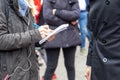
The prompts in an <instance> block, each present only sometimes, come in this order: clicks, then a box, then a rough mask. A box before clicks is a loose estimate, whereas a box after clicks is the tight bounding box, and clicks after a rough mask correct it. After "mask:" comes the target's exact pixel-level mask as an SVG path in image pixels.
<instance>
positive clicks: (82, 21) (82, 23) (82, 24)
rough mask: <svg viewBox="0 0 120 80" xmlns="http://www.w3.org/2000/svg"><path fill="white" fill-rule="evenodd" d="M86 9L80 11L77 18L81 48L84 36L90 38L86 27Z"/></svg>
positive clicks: (84, 41) (83, 44)
mask: <svg viewBox="0 0 120 80" xmlns="http://www.w3.org/2000/svg"><path fill="white" fill-rule="evenodd" d="M87 14H88V12H87V11H81V12H80V18H79V20H78V21H79V25H80V32H81V36H80V37H81V48H83V47H85V43H86V40H85V38H86V37H88V39H90V38H91V37H90V31H89V30H88V29H87Z"/></svg>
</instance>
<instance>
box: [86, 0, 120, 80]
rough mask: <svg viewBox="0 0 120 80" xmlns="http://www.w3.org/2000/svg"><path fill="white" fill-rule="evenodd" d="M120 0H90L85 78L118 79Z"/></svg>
mask: <svg viewBox="0 0 120 80" xmlns="http://www.w3.org/2000/svg"><path fill="white" fill-rule="evenodd" d="M119 15H120V0H90V11H89V24H88V25H89V26H88V27H90V28H91V30H92V33H93V37H92V41H91V42H90V46H89V53H88V58H87V65H88V68H87V72H86V78H87V80H119V79H120V16H119Z"/></svg>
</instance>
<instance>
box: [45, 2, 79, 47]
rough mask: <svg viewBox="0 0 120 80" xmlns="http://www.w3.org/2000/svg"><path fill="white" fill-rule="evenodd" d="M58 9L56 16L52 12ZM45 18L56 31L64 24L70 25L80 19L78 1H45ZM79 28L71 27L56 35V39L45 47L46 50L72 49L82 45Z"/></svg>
mask: <svg viewBox="0 0 120 80" xmlns="http://www.w3.org/2000/svg"><path fill="white" fill-rule="evenodd" d="M53 9H57V11H56V14H55V15H53V14H52V10H53ZM43 13H44V14H43V16H44V19H45V22H46V23H47V24H48V25H50V28H51V29H55V28H57V27H58V26H60V25H62V24H70V23H71V22H72V21H74V20H77V19H78V18H79V14H80V9H79V5H78V1H77V0H44V2H43ZM80 42H81V41H80V35H79V29H78V26H77V25H75V26H73V25H71V24H70V26H69V28H68V29H67V30H65V31H63V32H61V33H59V34H57V35H56V37H55V39H54V40H53V41H51V42H49V43H47V44H46V45H45V47H46V48H56V47H70V46H76V45H79V44H80Z"/></svg>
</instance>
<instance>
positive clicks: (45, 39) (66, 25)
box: [39, 24, 69, 44]
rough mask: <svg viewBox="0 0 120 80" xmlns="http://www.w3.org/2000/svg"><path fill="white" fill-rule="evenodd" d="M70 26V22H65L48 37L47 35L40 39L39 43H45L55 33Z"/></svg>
mask: <svg viewBox="0 0 120 80" xmlns="http://www.w3.org/2000/svg"><path fill="white" fill-rule="evenodd" d="M68 26H69V24H63V25H60V26H59V27H57V28H56V29H55V30H54V31H53V32H52V33H50V34H49V35H48V36H47V37H45V38H44V39H42V40H40V41H39V44H42V43H44V42H45V41H47V40H48V39H49V38H50V37H51V36H52V35H55V34H57V33H59V32H61V31H63V30H66V29H67V27H68Z"/></svg>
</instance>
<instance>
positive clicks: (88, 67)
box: [85, 66, 91, 80]
mask: <svg viewBox="0 0 120 80" xmlns="http://www.w3.org/2000/svg"><path fill="white" fill-rule="evenodd" d="M85 77H86V79H87V80H91V66H87V69H86V73H85Z"/></svg>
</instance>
